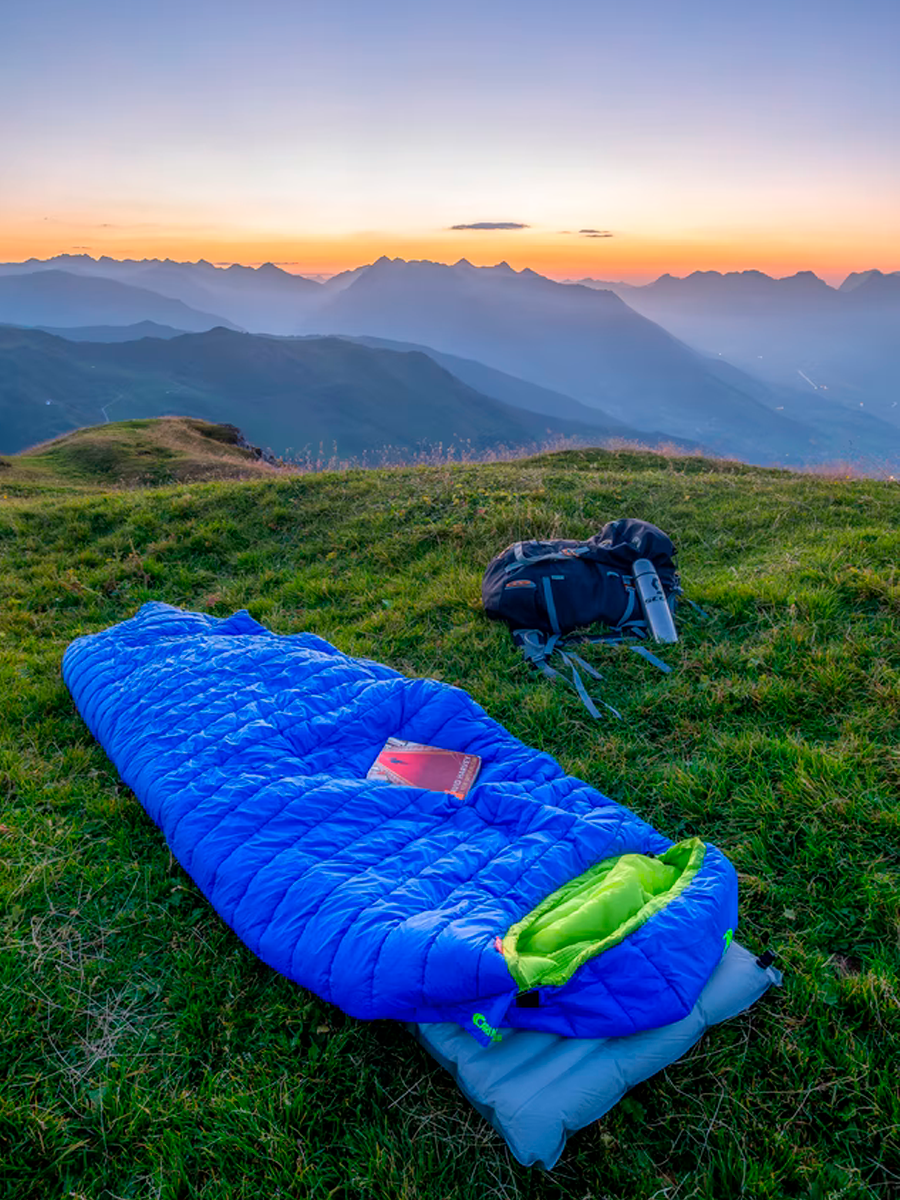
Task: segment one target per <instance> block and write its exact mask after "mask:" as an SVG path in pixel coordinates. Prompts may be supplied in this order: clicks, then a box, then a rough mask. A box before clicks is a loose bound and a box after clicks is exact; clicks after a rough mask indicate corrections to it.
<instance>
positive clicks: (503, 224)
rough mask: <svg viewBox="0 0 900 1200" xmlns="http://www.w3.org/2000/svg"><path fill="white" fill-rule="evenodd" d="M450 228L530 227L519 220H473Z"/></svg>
mask: <svg viewBox="0 0 900 1200" xmlns="http://www.w3.org/2000/svg"><path fill="white" fill-rule="evenodd" d="M450 228H451V229H530V228H531V226H530V225H523V224H522V223H521V222H520V221H475V222H474V223H473V224H472V225H451V226H450Z"/></svg>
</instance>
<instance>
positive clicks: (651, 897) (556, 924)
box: [502, 838, 706, 991]
mask: <svg viewBox="0 0 900 1200" xmlns="http://www.w3.org/2000/svg"><path fill="white" fill-rule="evenodd" d="M705 853H706V847H705V845H704V844H703V842H701V841H700V839H699V838H689V839H687V841H684V842H679V843H678V844H677V845H676V846H672V848H671V849H670V850H667V851H666V853H665V854H662V855H660V856H659V858H653V857H650V856H648V855H644V854H620V855H618V856H617V857H616V858H606V859H604V860H603V862H600V863H597V865H596V866H593V867H591V868H590V869H589V870H587V871H585V872H584V874H583V875H579V876H578V878H577V879H572V880H570V882H569V883H567V884H565V885H564V886H563V887H561V888H558V889H557V890H556V891H555V892H551V894H550V895H549V896H548V897H547V898H546V899H545V900H542V901H541V903H540V904H539V905H538V906H537V908H533V909H532V910H531V912H530V913H528V914H527V916H525V917H523V918H522V920H521V921H517V922H516V923H515V925H512V926H511V927H510V929H509V931H508V932H507V934H506V936H505V937H504V938H503V942H502V949H503V954H504V956H505V958H506V965H507V966H508V967H509V971H510V974H511V975H512V977H513V978H514V979H515V981H516V983H517V984H518V985H519V988H520V990H522V991H529V990H530V989H531V988H536V987H544V986H549V987H559V986H561V985H562V984H564V983H566V981H567V980H568V979H569V978H570V977H571V976H572V975H573V974H574V972H575V971H576V970H577V969H578V968H579V967H580V966H581V964H582V963H584V962H587V960H588V959H589V958H594V957H595V956H596V955H598V954H602V953H603V952H604V950H609V949H610V948H611V947H612V946H615V945H617V944H618V943H619V942H621V941H622V940H623V939H624V938H626V937H628V935H629V934H630V933H633V932H634V931H635V929H637V928H639V926H641V925H643V924H644V922H645V921H647V920H649V919H650V917H652V916H653V915H654V913H658V912H659V911H660V910H661V909H663V908H665V906H666V905H667V904H669V903H671V901H672V900H674V899H675V898H676V897H677V896H679V895H681V893H682V892H683V891H684V889H685V888H686V887H687V886H688V884H689V883H690V882H691V880H692V879H693V878H694V876H695V875H696V874H697V872H698V871H699V870H700V867H701V865H702V863H703V856H704V854H705Z"/></svg>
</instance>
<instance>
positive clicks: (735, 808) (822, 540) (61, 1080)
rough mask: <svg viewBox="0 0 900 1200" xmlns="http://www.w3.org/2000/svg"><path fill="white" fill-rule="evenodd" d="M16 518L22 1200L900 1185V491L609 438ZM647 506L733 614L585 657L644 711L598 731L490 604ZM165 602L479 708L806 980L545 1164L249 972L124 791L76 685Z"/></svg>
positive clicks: (10, 544) (3, 1124) (393, 1045)
mask: <svg viewBox="0 0 900 1200" xmlns="http://www.w3.org/2000/svg"><path fill="white" fill-rule="evenodd" d="M9 471H10V472H12V468H9ZM0 474H2V473H0ZM7 478H8V479H13V475H12V474H11V473H10V474H9V475H8V476H7ZM51 492H52V493H53V494H50V493H51ZM17 493H18V494H17ZM0 495H4V499H3V500H2V501H0V590H2V607H0V681H2V695H3V704H2V711H0V723H2V732H0V803H2V811H0V896H2V910H0V921H2V964H0V999H2V1017H3V1020H2V1025H0V1079H2V1085H0V1196H2V1197H4V1198H5V1197H7V1196H8V1197H10V1198H11V1200H12V1198H15V1200H55V1198H56V1197H69V1198H70V1200H120V1198H122V1200H124V1198H125V1197H128V1198H135V1200H144V1198H147V1200H151V1198H152V1200H193V1198H195V1197H196V1198H198V1200H219V1198H222V1200H224V1198H226V1197H227V1198H228V1200H268V1198H270V1197H306V1196H309V1197H322V1198H325V1197H335V1198H339V1200H345V1198H346V1200H349V1198H351V1197H365V1198H369V1197H371V1198H372V1200H376V1198H382V1197H391V1198H393V1197H397V1198H404V1200H413V1198H418V1197H422V1198H428V1200H431V1198H434V1200H438V1198H444V1197H447V1198H449V1197H453V1198H456V1197H460V1198H466V1200H468V1198H472V1200H476V1198H478V1200H481V1198H486V1197H495V1198H501V1197H502V1198H504V1200H506V1198H513V1197H517V1198H518V1197H522V1198H526V1197H527V1198H534V1200H537V1198H539V1197H540V1198H550V1197H565V1198H569V1200H587V1198H588V1197H591V1198H597V1200H600V1198H603V1197H609V1198H616V1200H618V1198H619V1197H629V1198H634V1200H663V1198H665V1200H689V1198H692V1197H708V1198H710V1200H728V1198H729V1197H733V1196H749V1197H754V1198H756V1197H759V1198H771V1200H777V1198H780V1197H806V1198H809V1200H845V1198H846V1200H850V1198H855V1197H877V1198H879V1200H884V1198H886V1197H891V1196H898V1195H900V1084H898V1061H900V1055H898V1051H900V982H898V980H900V750H898V744H900V738H898V734H900V638H898V634H900V574H898V568H897V565H896V564H897V562H898V560H900V532H898V531H900V490H898V487H897V485H896V484H891V483H878V482H872V481H859V482H857V481H849V480H848V481H834V480H832V481H828V480H822V479H816V478H811V477H808V476H793V475H788V474H783V473H780V472H775V471H764V470H760V469H755V468H747V467H741V466H738V465H735V464H725V463H709V462H706V461H703V460H698V459H691V458H688V459H660V458H655V457H653V456H651V455H642V454H636V453H628V452H622V453H609V452H602V451H583V452H571V453H566V454H562V455H555V456H547V457H544V458H538V459H531V460H528V461H523V462H518V463H505V464H493V465H489V466H457V467H446V468H441V467H435V468H416V469H398V470H394V471H390V472H387V471H385V472H377V471H373V472H362V471H357V472H350V473H347V474H344V475H337V474H333V475H329V474H324V475H317V476H303V475H288V476H283V477H279V476H277V475H273V476H272V477H271V478H268V477H261V478H260V479H259V480H258V481H249V482H239V483H200V484H195V483H189V484H179V485H174V486H164V487H157V488H144V489H136V490H124V489H120V490H116V491H114V492H104V491H103V490H102V487H101V486H100V485H96V486H92V485H91V484H90V481H89V479H88V480H87V481H86V479H85V477H84V475H83V474H82V475H80V476H79V478H78V480H77V481H73V480H71V479H69V480H67V479H66V478H65V477H64V476H62V475H60V476H59V477H58V478H57V479H56V480H55V481H54V480H53V479H52V478H51V477H50V475H49V474H45V476H44V477H43V479H42V481H40V483H38V482H36V481H32V483H31V484H28V483H27V481H24V482H23V481H22V480H21V479H20V482H19V484H17V485H16V486H12V485H10V486H7V487H4V481H3V478H2V477H0ZM621 515H633V516H639V517H642V518H645V519H647V520H650V521H653V522H655V523H657V524H658V525H660V526H661V527H662V528H664V529H666V530H667V531H668V532H670V533H671V535H672V536H673V538H674V539H675V541H676V543H677V545H678V547H679V551H680V565H681V569H682V574H683V579H684V583H685V586H686V589H687V591H688V594H689V595H691V596H692V597H693V598H694V599H695V600H697V601H698V602H700V603H701V604H702V605H703V606H704V608H705V609H707V610H708V611H709V613H710V614H711V616H710V619H709V620H708V621H705V622H703V621H699V620H697V619H695V618H693V617H689V616H688V617H685V619H684V621H683V623H682V639H681V641H680V642H679V643H678V645H677V646H674V647H671V648H668V649H667V650H666V657H667V658H668V659H669V661H670V662H672V664H673V666H674V668H675V670H674V671H673V673H672V675H671V676H668V677H663V676H661V675H659V674H658V673H657V672H655V671H653V669H652V668H650V667H649V666H648V664H646V663H644V662H642V661H641V660H639V659H637V657H636V656H634V655H628V654H627V653H626V652H619V651H609V650H607V651H596V652H594V657H595V661H596V660H597V658H599V657H602V658H603V659H604V660H605V662H606V668H607V669H606V670H605V675H606V683H605V689H606V690H605V691H604V692H603V693H602V694H603V696H604V698H605V699H607V700H609V701H610V702H611V703H613V704H614V705H615V706H616V707H617V708H619V709H620V710H621V711H622V712H623V714H624V716H625V718H626V720H625V721H624V722H623V723H621V724H620V723H618V722H616V721H614V720H609V721H603V722H601V723H596V722H593V721H592V720H591V719H590V718H589V717H588V716H587V714H586V712H585V711H584V710H583V709H582V708H581V706H580V704H579V703H578V701H577V699H576V698H575V697H574V695H572V694H570V693H569V692H567V691H565V690H564V689H563V688H555V687H554V685H553V684H551V683H550V682H548V681H546V680H544V679H542V678H540V677H538V676H536V675H533V674H530V673H529V671H528V670H527V669H526V668H525V667H524V665H523V664H522V663H521V662H520V661H519V659H518V658H517V655H516V653H515V652H514V649H513V647H512V644H511V642H510V640H509V638H508V635H507V633H506V631H505V630H504V629H503V628H502V627H499V626H497V625H494V624H491V623H489V622H488V621H486V620H485V618H484V616H483V614H482V613H481V611H480V598H479V583H480V577H481V573H482V570H483V568H484V566H485V564H486V563H487V561H488V559H489V558H490V557H491V556H492V555H493V554H494V553H495V552H496V551H497V550H499V549H500V548H502V547H503V546H504V545H506V544H507V543H509V542H510V541H512V540H514V539H517V538H520V537H528V536H572V537H579V536H581V535H583V534H587V533H589V532H593V531H594V530H595V529H597V528H599V527H600V526H601V525H602V524H603V523H604V522H605V521H607V520H609V519H611V518H613V517H616V516H621ZM149 599H161V600H165V601H169V602H171V603H173V604H178V605H182V606H186V607H190V608H194V609H200V610H204V611H209V612H213V613H217V614H227V613H230V612H232V611H234V610H235V609H237V608H241V607H247V608H249V610H250V611H251V613H252V614H253V615H254V616H255V617H257V618H258V619H259V620H261V621H262V622H264V623H265V624H266V625H269V626H270V627H272V628H273V629H276V630H278V631H284V632H289V631H296V630H300V629H307V630H312V631H314V632H316V633H318V634H320V635H322V636H324V637H325V638H328V639H329V640H331V641H333V642H334V643H335V644H336V645H337V646H339V647H340V648H341V649H342V650H345V651H348V652H350V653H352V654H361V655H365V656H369V657H373V658H377V659H380V660H382V661H385V662H387V663H390V664H391V665H392V666H394V667H396V668H398V669H400V670H402V671H406V672H409V673H412V674H417V675H431V676H437V677H440V678H442V679H445V680H448V681H451V682H453V683H457V684H460V685H462V686H464V687H465V688H467V689H468V690H469V691H470V692H471V693H472V695H473V696H474V697H475V698H476V699H477V700H478V701H479V702H480V703H481V704H483V705H484V706H485V707H486V708H487V710H488V711H489V712H490V713H491V714H492V715H493V716H495V717H496V718H498V719H499V720H500V721H502V722H503V723H504V724H506V725H507V726H508V727H509V728H510V729H511V730H512V731H513V732H514V733H515V734H517V735H518V736H519V737H521V738H523V739H524V740H525V741H528V742H530V743H532V744H534V745H536V746H539V747H540V748H541V749H544V750H547V751H549V752H551V753H553V754H554V755H555V756H556V757H557V758H558V759H559V760H560V761H561V762H562V763H563V764H564V766H565V767H566V768H567V769H568V770H569V771H571V772H572V773H574V774H577V775H579V776H581V777H583V778H585V779H588V780H590V781H591V782H592V783H594V784H596V785H597V786H598V787H599V788H600V789H601V790H602V791H604V792H606V793H608V794H609V795H611V796H613V797H614V798H616V799H617V800H620V801H622V802H623V803H625V804H627V805H628V806H630V807H631V808H633V809H635V810H636V811H637V812H638V813H639V814H640V815H641V816H642V817H644V818H646V819H647V820H649V821H651V822H652V823H653V824H654V825H655V826H657V827H658V828H659V829H660V830H661V831H662V832H664V833H666V834H668V835H669V836H671V837H672V838H676V839H677V838H682V837H685V836H688V835H690V834H698V835H699V836H701V837H703V838H705V839H708V840H711V841H715V842H716V843H717V844H718V845H719V846H720V847H721V848H722V849H723V850H724V851H725V852H726V853H727V854H728V855H729V856H730V858H731V859H732V861H733V862H734V864H735V866H736V867H737V870H738V872H739V874H740V881H741V924H740V929H739V932H738V936H739V938H740V939H741V940H742V941H743V942H745V944H747V945H749V946H750V947H751V948H752V949H754V950H761V949H762V948H763V947H764V946H766V945H768V946H771V947H772V948H773V950H775V951H776V952H777V954H778V960H777V962H778V965H779V966H780V967H781V968H782V969H783V970H784V972H785V986H784V988H783V989H782V990H781V991H772V992H770V993H769V994H768V995H767V996H766V997H764V999H763V1000H762V1001H761V1002H760V1004H759V1005H757V1006H756V1007H755V1008H754V1009H753V1010H752V1011H751V1012H750V1013H748V1014H745V1015H744V1016H742V1017H740V1018H738V1019H736V1020H734V1021H732V1022H729V1023H728V1024H727V1025H724V1026H719V1027H717V1028H715V1029H714V1030H712V1031H711V1032H710V1033H709V1034H708V1035H707V1036H706V1037H705V1038H704V1039H703V1041H702V1042H701V1043H700V1044H699V1045H698V1046H697V1047H696V1048H695V1049H694V1051H693V1052H692V1053H691V1054H689V1055H688V1056H687V1057H686V1058H684V1059H682V1060H681V1061H680V1062H679V1063H677V1064H676V1065H675V1066H673V1067H671V1068H670V1069H669V1070H667V1071H666V1072H665V1073H663V1074H661V1075H658V1076H656V1077H655V1078H653V1079H652V1080H650V1081H648V1082H647V1083H645V1084H643V1085H641V1086H640V1087H638V1088H637V1089H635V1090H634V1091H633V1092H631V1093H630V1094H629V1096H628V1097H627V1098H626V1099H625V1100H623V1101H622V1103H620V1104H619V1105H618V1106H617V1107H616V1108H615V1109H613V1111H612V1112H611V1113H610V1114H609V1115H608V1116H607V1117H606V1118H605V1119H604V1120H603V1121H601V1122H599V1123H597V1124H595V1125H593V1126H591V1127H590V1128H588V1129H586V1130H584V1131H583V1132H581V1133H579V1134H577V1135H575V1136H574V1137H573V1138H572V1139H571V1141H570V1143H569V1147H568V1149H567V1151H566V1153H565V1155H564V1157H563V1159H562V1161H561V1163H560V1165H559V1167H558V1168H557V1169H556V1170H555V1171H554V1172H553V1173H552V1174H551V1175H547V1174H545V1173H542V1172H539V1171H529V1170H526V1169H524V1168H521V1167H519V1166H518V1165H517V1164H516V1163H515V1162H514V1161H513V1160H512V1159H511V1158H510V1156H509V1154H508V1152H507V1151H506V1149H505V1147H504V1145H503V1143H502V1142H501V1140H500V1139H499V1137H497V1136H496V1135H495V1134H494V1133H493V1132H492V1131H491V1130H490V1128H489V1127H488V1126H487V1125H486V1124H485V1122H483V1121H482V1119H481V1118H480V1117H478V1116H477V1115H476V1114H475V1113H474V1111H473V1110H472V1109H471V1108H470V1107H469V1106H468V1105H467V1103H466V1102H465V1101H464V1100H463V1099H462V1097H461V1096H460V1095H459V1093H458V1092H457V1090H456V1088H455V1086H454V1084H453V1083H452V1082H451V1081H450V1079H449V1077H448V1076H446V1075H444V1074H443V1073H442V1071H441V1070H440V1068H438V1067H437V1066H436V1065H435V1064H434V1063H433V1062H432V1061H431V1060H430V1059H428V1057H427V1055H426V1054H425V1053H424V1051H422V1050H421V1049H419V1048H418V1047H417V1046H415V1045H414V1044H413V1043H412V1041H411V1039H409V1038H408V1037H407V1036H406V1035H405V1034H404V1032H403V1031H402V1030H401V1029H400V1028H398V1027H396V1026H394V1025H392V1024H390V1023H386V1022H385V1023H379V1022H376V1023H372V1024H362V1023H360V1022H356V1021H353V1020H351V1019H349V1018H346V1017H344V1016H343V1015H342V1014H341V1013H340V1012H338V1011H336V1010H335V1009H333V1008H331V1007H329V1006H328V1005H326V1004H324V1003H322V1002H320V1001H319V1000H317V999H315V998H314V997H312V996H311V995H309V994H307V993H305V992H303V991H301V990H300V989H298V988H297V987H295V986H294V985H292V984H290V983H289V982H288V981H286V980H285V979H283V978H280V977H278V976H276V975H274V974H273V973H272V972H271V971H270V970H269V969H267V968H266V967H264V966H263V965H262V964H261V963H259V962H258V961H256V960H254V959H253V958H252V957H251V956H250V954H249V953H248V952H247V951H246V950H244V949H243V948H242V946H241V945H240V944H239V943H238V942H237V940H236V939H235V937H234V936H233V935H232V934H231V933H230V932H229V931H228V930H227V929H226V928H224V927H223V925H222V924H221V922H220V921H219V920H218V918H217V917H216V916H215V915H214V914H213V913H212V911H211V910H210V909H209V907H208V906H207V904H206V902H205V901H204V900H203V899H202V897H201V896H200V894H199V893H198V892H197V890H196V889H195V888H194V886H193V885H192V883H191V882H190V880H189V879H188V878H187V876H186V875H185V874H184V872H183V871H182V870H181V869H180V868H179V867H178V865H177V864H176V863H175V862H174V861H173V859H172V858H171V856H170V855H169V853H168V851H167V849H166V847H165V845H164V843H163V842H162V839H161V837H160V835H159V833H158V831H157V830H156V828H155V827H154V826H153V825H152V823H151V822H150V821H149V819H148V818H147V817H146V816H145V815H144V813H143V811H142V809H141V808H140V806H139V805H138V803H137V802H136V800H135V799H134V797H133V796H132V795H131V793H130V792H128V791H127V790H126V789H125V788H124V787H123V786H122V785H121V784H120V783H119V782H118V780H117V776H116V772H115V770H114V769H113V768H112V766H111V765H110V763H109V762H108V760H107V759H106V757H105V755H104V754H103V752H102V750H101V749H100V748H99V746H97V745H96V744H95V743H94V741H93V740H92V738H91V736H90V735H89V733H88V732H87V730H86V728H85V726H84V725H83V723H82V722H81V720H80V718H79V716H78V714H77V713H76V711H75V709H74V707H73V704H72V702H71V699H70V697H69V695H68V693H67V691H66V689H65V687H64V686H63V684H62V682H61V679H60V674H59V665H60V660H61V657H62V654H63V651H64V649H65V647H66V645H67V644H68V643H69V642H70V641H71V640H72V638H74V637H76V636H78V635H79V634H83V633H88V632H90V631H93V630H98V629H102V628H104V627H105V626H108V625H110V624H111V623H113V622H115V621H119V620H122V619H124V618H126V617H128V616H131V615H132V614H133V613H134V612H135V611H136V609H137V608H138V607H139V605H140V604H141V603H143V602H144V601H146V600H149Z"/></svg>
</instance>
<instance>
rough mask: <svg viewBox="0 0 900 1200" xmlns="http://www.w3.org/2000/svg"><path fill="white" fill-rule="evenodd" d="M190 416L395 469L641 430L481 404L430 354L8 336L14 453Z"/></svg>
mask: <svg viewBox="0 0 900 1200" xmlns="http://www.w3.org/2000/svg"><path fill="white" fill-rule="evenodd" d="M169 415H187V416H192V417H200V418H202V419H205V420H213V419H215V421H216V422H229V423H231V424H234V425H239V426H240V428H241V429H242V430H243V431H244V432H245V433H246V435H247V436H248V438H249V439H250V440H251V441H252V442H254V443H258V444H259V445H262V446H264V447H266V448H267V449H270V450H272V451H273V452H274V453H275V454H277V455H279V456H294V457H301V458H303V457H306V456H312V457H314V458H317V457H320V456H321V455H322V454H324V456H325V457H326V458H331V457H333V456H336V457H340V458H342V459H357V458H358V459H363V458H365V457H367V456H368V458H369V459H370V460H371V461H382V460H384V461H389V460H391V459H392V458H396V457H397V456H398V455H406V456H409V455H415V454H417V453H428V452H429V451H431V450H433V449H435V448H436V447H438V446H440V447H442V450H443V452H445V453H450V452H452V453H455V454H457V455H465V454H468V453H473V452H474V453H481V452H484V451H486V450H489V449H492V448H497V447H499V446H503V445H505V446H509V447H526V446H537V445H540V444H543V443H546V442H547V441H548V440H549V439H555V438H577V439H580V440H582V441H593V442H597V441H602V440H604V439H605V438H608V437H611V436H625V437H631V438H634V437H637V436H638V435H637V433H636V431H635V430H634V429H629V428H628V427H622V426H619V425H615V424H612V423H610V424H608V425H604V423H603V421H602V419H599V414H598V419H597V420H596V421H594V422H593V423H590V424H589V423H587V422H579V421H575V420H566V419H563V418H560V417H553V416H549V415H542V414H538V413H535V412H528V411H526V410H524V409H522V408H516V407H512V406H511V405H508V404H504V403H502V402H500V401H498V400H495V399H493V398H492V397H490V396H487V395H484V394H483V393H480V392H477V391H475V390H474V389H473V388H471V387H469V386H467V385H466V384H464V383H462V382H461V381H460V380H459V379H457V378H456V377H455V376H454V375H451V374H450V372H449V371H446V370H445V369H444V368H443V367H441V366H439V365H438V364H437V363H436V362H434V360H433V359H432V358H430V357H429V356H428V355H427V354H423V353H420V352H418V351H409V352H400V351H397V350H386V349H379V348H376V347H370V346H365V345H360V344H357V343H354V342H352V341H348V340H347V339H344V338H337V337H309V338H271V337H261V336H258V335H253V334H246V333H236V332H234V331H232V330H228V329H221V328H218V329H213V330H209V331H208V332H206V333H200V334H185V335H183V336H180V337H175V338H169V339H165V340H163V339H157V338H141V339H139V340H137V341H128V342H107V343H96V342H83V341H69V340H68V339H64V338H60V337H56V336H53V335H51V334H46V333H42V332H40V331H39V330H32V329H18V328H12V327H3V326H0V431H2V433H0V453H5V454H11V453H16V452H18V451H19V450H21V449H23V448H25V447H26V446H29V445H32V444H34V443H36V442H40V441H44V440H46V439H48V438H52V437H56V436H57V435H59V434H61V433H66V432H68V431H69V430H72V429H75V428H78V427H80V426H84V425H96V424H102V423H103V422H105V421H109V420H117V421H122V420H128V419H132V418H136V417H155V416H169Z"/></svg>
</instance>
